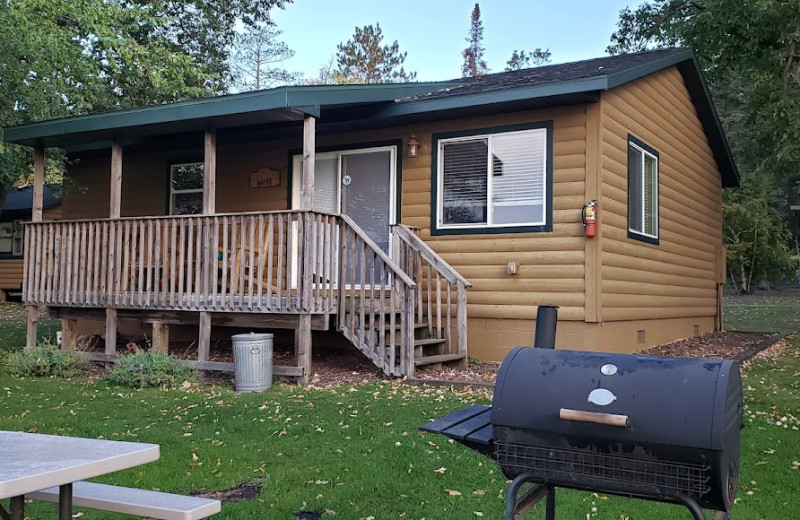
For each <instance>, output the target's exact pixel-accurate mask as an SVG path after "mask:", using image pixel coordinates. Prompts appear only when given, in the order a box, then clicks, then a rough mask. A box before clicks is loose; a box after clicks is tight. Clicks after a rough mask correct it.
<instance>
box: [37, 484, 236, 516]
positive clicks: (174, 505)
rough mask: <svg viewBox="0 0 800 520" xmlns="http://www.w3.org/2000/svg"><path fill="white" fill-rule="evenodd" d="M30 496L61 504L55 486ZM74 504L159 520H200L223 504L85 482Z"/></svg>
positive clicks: (75, 492) (75, 486) (75, 491)
mask: <svg viewBox="0 0 800 520" xmlns="http://www.w3.org/2000/svg"><path fill="white" fill-rule="evenodd" d="M27 496H28V497H29V498H32V499H34V500H43V501H47V502H58V500H59V491H58V488H57V487H52V488H48V489H43V490H41V491H34V492H33V493H28V495H27ZM72 504H73V505H74V506H78V507H87V508H90V509H102V510H104V511H111V512H114V513H125V514H128V515H139V516H146V517H148V518H158V519H160V520H198V519H200V518H206V517H208V516H211V515H213V514H216V513H219V512H220V510H221V504H220V501H219V500H215V499H211V498H201V497H192V496H186V495H175V494H172V493H163V492H161V491H150V490H147V489H133V488H127V487H121V486H111V485H108V484H98V483H96V482H84V481H80V482H75V483H73V484H72Z"/></svg>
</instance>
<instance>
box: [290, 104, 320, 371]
mask: <svg viewBox="0 0 800 520" xmlns="http://www.w3.org/2000/svg"><path fill="white" fill-rule="evenodd" d="M316 123H317V120H316V118H314V116H310V115H306V116H305V117H304V118H303V179H302V180H303V182H302V187H301V189H300V209H301V210H306V211H307V210H311V209H313V207H314V168H315V167H316V148H317V144H316V132H317V128H316V127H317V124H316ZM304 249H305V248H304ZM309 261H310V257H309V255H308V254H304V255H303V258H302V260H301V262H299V265H300V266H301V267H300V273H298V276H297V279H298V280H299V281H300V284H301V286H300V287H298V292H299V293H300V294H301V295H304V294H306V291H305V284H307V283H309V282H310V277H309V276H306V275H305V273H307V272H309V271H310V270H311V265H310V263H309ZM308 304H309V302H308V301H303V302H302V306H303V308H304V309H305V308H307V306H308ZM298 318H299V319H298V320H297V330H296V331H295V341H294V343H295V354H296V355H297V366H298V367H300V368H301V369H302V371H303V375H302V376H300V381H299V382H300V383H308V382H310V381H311V314H308V313H304V314H300V316H299V317H298Z"/></svg>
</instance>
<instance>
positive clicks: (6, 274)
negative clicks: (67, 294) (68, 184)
mask: <svg viewBox="0 0 800 520" xmlns="http://www.w3.org/2000/svg"><path fill="white" fill-rule="evenodd" d="M42 200H43V209H44V219H45V220H58V219H60V218H61V185H60V184H47V185H45V186H44V194H43V199H42ZM32 203H33V186H24V187H22V188H11V190H9V191H8V193H6V198H5V200H4V201H3V207H2V209H0V301H6V300H8V299H9V298H11V299H19V298H20V297H21V296H22V272H23V266H22V257H23V252H24V251H25V249H24V247H25V233H24V232H23V225H22V223H23V222H26V221H29V220H30V219H31V208H32Z"/></svg>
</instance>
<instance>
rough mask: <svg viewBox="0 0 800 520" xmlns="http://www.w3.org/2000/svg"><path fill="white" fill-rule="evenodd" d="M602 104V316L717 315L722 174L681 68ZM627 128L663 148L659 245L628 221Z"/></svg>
mask: <svg viewBox="0 0 800 520" xmlns="http://www.w3.org/2000/svg"><path fill="white" fill-rule="evenodd" d="M601 110H602V121H603V125H602V128H603V129H602V142H601V147H602V148H601V149H602V153H601V161H602V176H603V196H602V203H601V214H602V218H603V221H602V233H603V240H602V273H601V276H602V306H603V319H604V320H605V321H625V320H655V319H659V320H660V319H667V318H695V319H698V320H699V319H702V318H708V317H714V316H715V315H716V312H717V286H716V283H717V277H718V273H716V269H717V267H716V262H717V261H716V254H717V249H718V248H719V247H720V246H721V242H722V231H721V229H722V188H721V181H720V173H719V170H718V168H717V164H716V162H715V160H714V156H713V154H712V151H711V148H710V146H709V143H708V140H707V139H706V137H705V134H704V132H703V128H702V126H701V123H700V120H699V119H698V116H697V113H696V111H695V109H694V106H693V104H692V101H691V99H690V96H689V92H688V90H687V89H686V87H685V85H684V83H683V78H682V77H681V75H680V72H679V71H678V70H677V68H674V67H673V68H670V69H666V70H663V71H660V72H657V73H655V74H652V75H650V76H648V77H645V78H642V79H639V80H637V81H634V82H632V83H629V84H627V85H623V86H620V87H618V88H616V89H613V90H611V91H609V92H606V93H604V95H603V97H602V100H601ZM629 135H632V136H634V137H635V138H636V139H639V140H641V141H643V142H645V143H647V144H648V145H650V146H652V147H653V148H654V149H656V150H658V152H659V165H658V166H659V171H658V180H659V241H658V242H659V243H657V244H647V243H643V242H641V241H639V240H636V239H634V238H631V237H630V235H629V232H628V229H627V228H628V214H627V210H628V208H627V196H628V193H627V189H628V179H627V175H628V169H627V168H628V165H627V146H628V141H629V137H628V136H629ZM707 322H708V321H707V320H706V323H707Z"/></svg>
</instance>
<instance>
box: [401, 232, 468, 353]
mask: <svg viewBox="0 0 800 520" xmlns="http://www.w3.org/2000/svg"><path fill="white" fill-rule="evenodd" d="M392 235H393V238H394V247H395V253H394V255H393V257H394V258H395V259H396V261H397V263H398V265H399V266H400V268H401V269H402V270H403V271H404V272H405V273H407V274H408V275H409V276H410V277H411V278H412V279H413V280H414V281H415V282H416V291H415V293H416V294H415V297H414V300H413V305H414V309H413V310H414V313H415V315H416V316H415V319H416V322H417V323H418V324H426V325H427V328H428V335H429V337H431V338H436V339H444V340H445V350H446V352H445V353H446V354H461V355H463V356H464V357H465V358H466V355H467V288H469V287H472V284H471V283H470V282H469V281H467V279H466V278H464V277H463V276H461V274H459V272H458V271H456V270H455V269H454V268H453V267H452V266H450V264H448V263H447V262H445V261H444V259H442V257H440V256H439V255H438V254H437V253H436V252H435V251H434V250H433V249H431V248H430V246H428V244H426V243H425V242H423V241H422V240H421V239H420V238H419V237H418V236H417V235H416V233H415V232H414V231H413V230H412V229H411V228H409V227H408V226H405V225H402V224H399V225H396V226H392ZM454 311H455V312H454ZM453 331H455V341H453V337H452V335H453Z"/></svg>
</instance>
